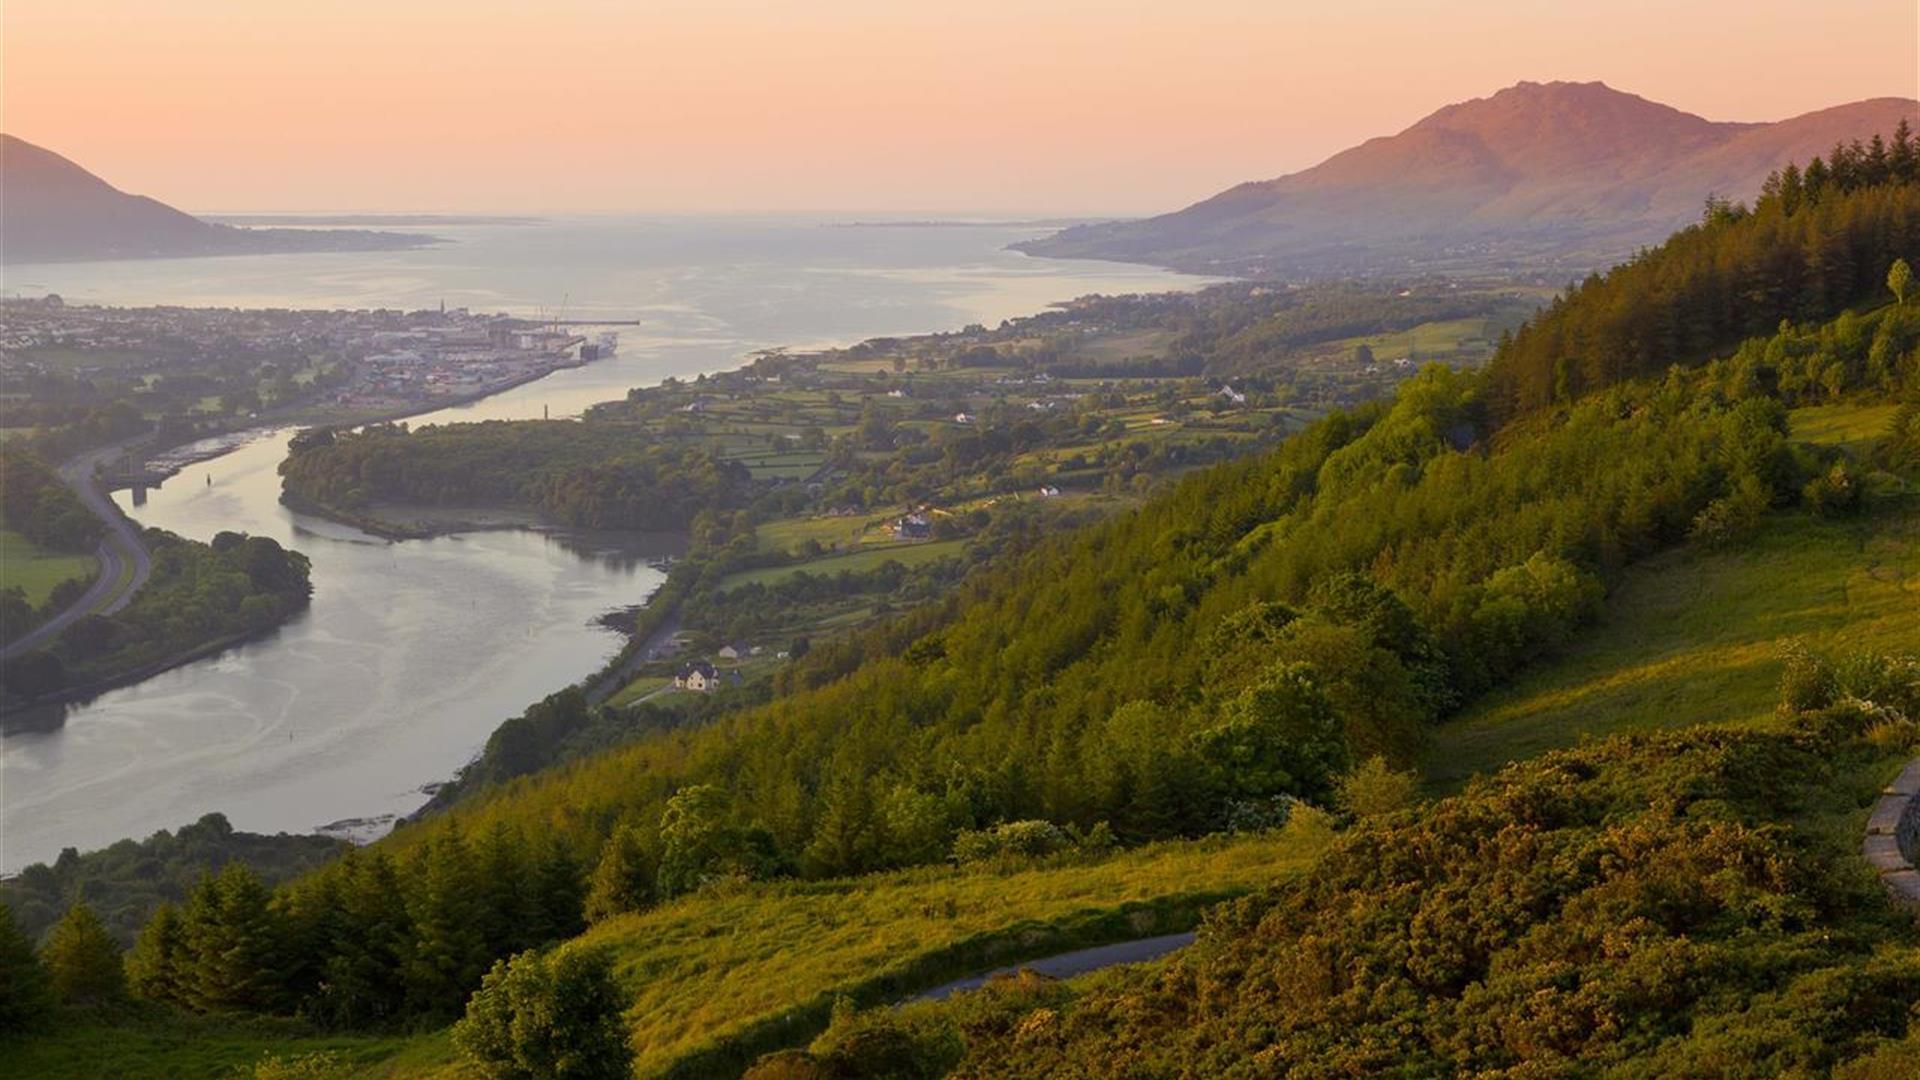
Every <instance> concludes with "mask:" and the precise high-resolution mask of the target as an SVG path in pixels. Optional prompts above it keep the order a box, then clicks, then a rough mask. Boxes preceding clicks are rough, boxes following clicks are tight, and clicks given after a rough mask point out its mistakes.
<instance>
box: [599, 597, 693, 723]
mask: <svg viewBox="0 0 1920 1080" xmlns="http://www.w3.org/2000/svg"><path fill="white" fill-rule="evenodd" d="M679 632H680V609H679V607H677V606H676V607H675V608H674V609H673V610H672V611H670V612H668V613H667V615H666V617H665V618H663V619H661V620H660V625H658V626H656V627H654V628H653V632H652V633H650V634H648V635H647V639H646V640H645V641H642V642H641V643H640V645H639V647H638V648H636V649H634V650H633V653H632V655H630V656H628V657H627V659H626V662H624V663H622V664H621V665H620V666H619V667H618V668H615V669H614V671H613V673H612V674H611V675H608V676H607V677H606V678H604V679H601V680H600V681H599V682H597V683H594V684H593V685H592V686H590V687H588V688H587V701H588V703H589V704H593V705H598V704H600V703H601V702H603V701H605V700H607V699H608V698H610V697H612V696H613V695H615V694H617V693H619V692H620V688H621V687H623V686H625V685H627V684H628V683H630V682H632V681H633V673H634V672H636V671H638V670H639V669H640V667H641V665H643V664H646V663H648V662H649V661H651V660H652V659H653V654H654V653H655V652H658V651H659V650H660V649H663V648H665V647H666V644H667V642H669V641H672V640H673V635H675V634H677V633H679ZM657 692H658V691H656V693H657Z"/></svg>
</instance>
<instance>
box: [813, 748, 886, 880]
mask: <svg viewBox="0 0 1920 1080" xmlns="http://www.w3.org/2000/svg"><path fill="white" fill-rule="evenodd" d="M884 839H885V838H884V837H883V836H881V834H880V816H879V814H878V813H876V812H875V808H874V805H873V792H872V790H871V789H870V788H869V787H868V786H867V781H866V778H865V777H864V776H861V775H860V774H859V772H858V771H857V769H856V768H854V767H852V766H849V767H848V768H846V769H844V770H841V771H840V773H839V775H838V776H837V777H836V778H835V779H834V781H833V783H832V785H831V786H830V787H829V788H828V789H827V794H826V804H825V805H824V806H823V807H821V809H820V819H819V821H817V822H815V824H814V827H813V842H812V843H810V844H808V845H807V850H806V862H807V866H808V868H809V869H810V870H811V871H813V872H814V873H817V874H820V875H822V876H826V877H834V876H841V875H846V874H859V873H864V872H866V871H869V870H872V869H875V866H876V864H877V862H878V858H879V853H880V849H881V845H882V842H883V841H884Z"/></svg>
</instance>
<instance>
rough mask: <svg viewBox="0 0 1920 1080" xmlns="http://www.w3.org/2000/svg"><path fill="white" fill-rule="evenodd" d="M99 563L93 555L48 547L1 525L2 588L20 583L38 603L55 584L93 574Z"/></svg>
mask: <svg viewBox="0 0 1920 1080" xmlns="http://www.w3.org/2000/svg"><path fill="white" fill-rule="evenodd" d="M99 565H100V564H99V562H98V560H96V559H95V558H94V557H93V556H91V555H74V554H69V553H67V552H60V551H47V550H45V549H43V548H41V547H39V546H38V545H36V544H34V542H33V541H31V540H28V539H27V538H26V537H24V536H22V535H20V534H19V533H17V532H14V531H13V530H11V529H0V589H4V588H11V587H13V586H16V585H17V586H19V587H20V589H21V591H23V592H25V593H26V594H27V603H29V604H32V605H34V606H35V607H38V606H40V605H41V604H43V603H46V600H47V596H48V594H50V593H52V592H53V587H54V586H55V585H58V584H60V583H61V582H62V581H66V580H68V579H69V578H80V579H87V578H91V577H93V575H94V574H95V573H96V572H98V570H99Z"/></svg>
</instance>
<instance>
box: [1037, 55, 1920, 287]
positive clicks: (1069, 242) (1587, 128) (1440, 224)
mask: <svg viewBox="0 0 1920 1080" xmlns="http://www.w3.org/2000/svg"><path fill="white" fill-rule="evenodd" d="M1902 118H1906V119H1908V120H1909V122H1912V123H1914V126H1915V127H1920V119H1917V118H1920V102H1915V101H1913V100H1910V99H1906V98H1873V99H1870V100H1867V101H1857V102H1854V103H1852V104H1848V105H1840V106H1837V107H1834V108H1831V109H1823V110H1821V111H1819V112H1812V113H1807V114H1806V115H1804V116H1796V117H1794V118H1792V119H1790V120H1781V121H1779V122H1777V123H1761V124H1745V123H1726V122H1716V121H1712V120H1706V119H1703V118H1701V117H1698V116H1694V115H1693V114H1691V113H1685V112H1681V111H1680V110H1678V109H1675V108H1672V107H1670V106H1666V105H1661V104H1659V103H1657V102H1652V101H1648V100H1647V99H1645V98H1642V97H1638V96H1636V95H1633V94H1627V93H1622V92H1620V91H1618V90H1615V89H1613V88H1611V87H1609V86H1607V85H1606V84H1604V83H1598V82H1592V83H1567V82H1552V83H1532V82H1523V83H1520V84H1518V85H1516V86H1512V87H1509V88H1507V89H1505V90H1502V91H1500V92H1499V93H1497V94H1494V95H1493V96H1492V97H1488V98H1476V99H1474V100H1472V101H1467V102H1462V103H1460V104H1457V105H1449V106H1447V107H1446V108H1443V109H1441V110H1440V111H1438V112H1436V113H1434V114H1432V115H1431V116H1428V117H1427V118H1426V119H1424V120H1421V121H1420V122H1419V123H1417V124H1415V125H1413V126H1412V127H1410V128H1408V129H1407V130H1405V131H1403V132H1401V133H1399V134H1398V135H1392V136H1387V137H1383V138H1376V139H1369V140H1368V141H1366V142H1364V143H1361V144H1360V145H1359V146H1356V147H1353V148H1352V149H1350V150H1346V151H1343V152H1341V153H1339V154H1336V155H1334V156H1333V157H1331V158H1329V159H1327V160H1326V161H1325V162H1322V163H1321V164H1319V165H1316V166H1314V167H1313V168H1311V169H1307V170H1305V171H1304V172H1297V173H1293V174H1291V175H1288V176H1282V177H1280V178H1279V179H1277V180H1261V181H1255V182H1251V183H1245V184H1241V185H1239V186H1237V187H1234V188H1231V189H1229V190H1227V191H1223V192H1221V193H1220V194H1218V195H1215V196H1214V197H1212V198H1210V199H1207V200H1206V201H1204V202H1200V203H1196V204H1194V205H1192V206H1189V207H1187V208H1186V209H1184V210H1181V211H1178V212H1176V213H1171V214H1164V215H1161V216H1159V217H1154V218H1147V219H1145V220H1140V221H1121V222H1107V223H1102V224H1094V225H1082V226H1077V227H1074V228H1070V229H1065V230H1062V231H1061V232H1058V233H1055V234H1054V235H1052V236H1049V237H1045V238H1043V239H1039V240H1034V241H1029V242H1026V243H1023V244H1020V245H1017V246H1018V247H1019V248H1020V250H1023V251H1026V252H1028V253H1030V254H1035V255H1050V256H1058V257H1071V258H1095V259H1114V260H1119V261H1123V262H1144V263H1154V264H1157V265H1163V266H1172V267H1177V268H1179V269H1184V270H1196V271H1216V272H1229V273H1260V272H1274V273H1282V274H1285V273H1307V274H1311V273H1353V272H1393V271H1399V270H1407V269H1422V268H1425V269H1446V268H1449V267H1468V266H1472V267H1478V268H1494V267H1502V268H1515V267H1525V266H1539V267H1545V266H1560V265H1565V266H1597V265H1602V264H1605V263H1607V262H1611V261H1613V260H1615V259H1617V258H1619V257H1620V256H1622V255H1626V254H1629V253H1631V252H1632V251H1633V250H1634V249H1636V248H1639V247H1641V246H1645V245H1649V244H1654V243H1657V242H1659V241H1660V240H1661V239H1663V238H1665V237H1666V235H1667V234H1668V233H1670V232H1672V231H1673V229H1674V228H1676V227H1678V226H1680V225H1682V224H1685V223H1686V222H1688V221H1691V220H1696V219H1698V217H1699V215H1700V212H1701V207H1702V205H1703V203H1704V202H1705V200H1706V198H1707V197H1708V196H1709V195H1721V196H1726V197H1730V198H1735V199H1746V198H1749V197H1751V196H1752V195H1753V194H1754V193H1755V192H1756V191H1758V190H1759V187H1760V184H1761V182H1762V181H1763V180H1765V178H1766V176H1767V174H1768V173H1769V172H1771V171H1772V170H1774V169H1775V168H1778V167H1779V166H1781V165H1783V164H1785V163H1787V162H1788V161H1805V160H1806V159H1808V158H1810V157H1812V156H1813V155H1815V154H1824V153H1826V152H1827V151H1828V150H1829V149H1830V148H1831V147H1832V146H1833V145H1834V143H1835V142H1838V141H1841V140H1852V139H1856V138H1860V139H1865V138H1869V137H1871V136H1872V135H1874V134H1876V133H1878V134H1882V135H1887V134H1891V133H1892V131H1893V129H1894V126H1895V125H1896V124H1898V123H1899V122H1900V120H1901V119H1902Z"/></svg>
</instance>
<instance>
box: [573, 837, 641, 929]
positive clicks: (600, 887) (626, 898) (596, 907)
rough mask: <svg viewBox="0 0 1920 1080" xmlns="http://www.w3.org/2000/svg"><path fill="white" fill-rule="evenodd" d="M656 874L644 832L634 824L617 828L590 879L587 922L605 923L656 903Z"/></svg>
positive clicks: (602, 850) (588, 882) (603, 846)
mask: <svg viewBox="0 0 1920 1080" xmlns="http://www.w3.org/2000/svg"><path fill="white" fill-rule="evenodd" d="M653 874H654V863H653V857H652V856H651V855H649V854H648V853H647V848H646V842H645V837H643V836H642V835H641V833H640V830H639V829H636V828H634V827H633V826H632V825H622V826H620V827H619V828H617V829H615V830H614V831H613V835H612V836H611V837H608V838H607V842H606V843H605V844H604V845H602V847H601V849H600V861H599V862H598V863H596V864H595V865H594V868H593V874H592V875H591V876H590V877H589V878H588V880H587V899H586V905H585V909H586V918H587V922H589V923H597V922H601V921H602V920H605V919H610V918H612V917H614V916H615V915H624V914H626V913H627V912H630V911H640V910H643V909H645V908H646V907H647V906H649V905H650V904H652V903H653Z"/></svg>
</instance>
